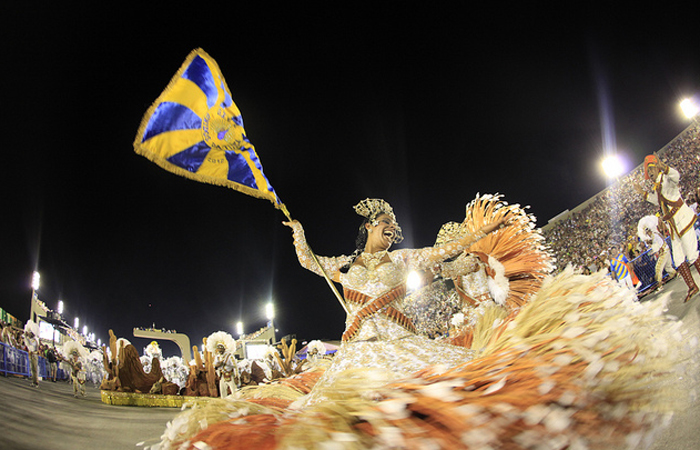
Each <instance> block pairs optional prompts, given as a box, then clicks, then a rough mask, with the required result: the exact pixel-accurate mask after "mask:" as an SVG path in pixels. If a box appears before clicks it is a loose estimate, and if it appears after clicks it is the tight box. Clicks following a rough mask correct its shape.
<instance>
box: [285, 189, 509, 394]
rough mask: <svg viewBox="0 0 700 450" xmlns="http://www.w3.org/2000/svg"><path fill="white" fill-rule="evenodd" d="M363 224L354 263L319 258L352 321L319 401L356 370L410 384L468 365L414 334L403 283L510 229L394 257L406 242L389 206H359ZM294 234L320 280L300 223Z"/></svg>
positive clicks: (451, 349)
mask: <svg viewBox="0 0 700 450" xmlns="http://www.w3.org/2000/svg"><path fill="white" fill-rule="evenodd" d="M355 212H356V213H357V214H358V215H360V216H362V217H363V218H364V220H363V222H362V224H361V225H360V229H359V234H358V237H357V239H356V250H355V252H354V253H353V254H352V255H350V256H340V257H334V258H325V257H319V258H318V261H319V262H320V265H321V266H322V267H323V270H324V271H325V272H326V274H328V275H329V276H330V277H331V279H333V280H334V281H336V282H339V283H341V284H342V285H343V288H344V296H345V299H346V301H347V307H348V309H349V314H348V317H347V319H346V328H345V332H344V333H343V336H342V341H343V342H344V344H345V345H344V346H342V347H341V348H340V350H339V351H338V353H337V354H336V356H335V359H334V362H333V364H332V365H331V367H330V368H329V369H328V370H327V371H326V373H325V374H324V376H323V377H322V378H321V380H320V381H319V383H318V384H317V385H316V388H315V391H314V396H312V397H311V398H309V399H308V401H311V402H313V401H316V398H315V396H318V395H322V391H323V387H324V386H332V385H333V384H334V383H335V381H336V376H337V375H338V374H340V373H342V372H343V371H344V370H348V369H353V368H359V367H362V368H365V369H367V368H376V369H382V370H387V371H389V372H391V376H392V377H394V378H396V377H401V376H407V375H409V374H410V373H412V372H415V371H417V370H420V369H424V368H426V367H427V366H429V365H431V364H438V363H440V364H449V365H455V364H458V363H460V362H464V361H467V360H469V359H471V357H472V355H473V352H472V351H470V350H469V349H466V348H463V347H457V346H451V345H446V344H443V343H438V342H436V341H432V340H430V339H427V338H425V337H423V336H420V335H418V334H417V333H416V329H415V326H414V324H413V322H412V321H411V319H409V318H408V317H407V316H406V315H405V314H404V311H403V310H404V306H405V305H404V297H405V295H406V277H407V275H408V272H409V271H411V270H429V269H432V268H433V267H435V266H436V265H438V264H439V263H441V262H443V261H445V260H446V259H449V258H453V257H457V256H459V255H460V254H461V253H462V252H463V251H464V250H466V249H467V248H468V247H469V246H470V245H472V244H474V243H475V242H476V241H478V240H479V239H481V238H483V237H485V236H486V235H487V234H488V233H490V232H493V231H494V230H497V229H500V228H502V227H503V226H504V225H505V223H506V221H505V219H503V218H502V219H500V220H498V221H496V222H495V223H490V224H487V225H484V226H483V227H482V228H481V229H479V230H477V231H476V232H475V233H470V234H466V235H464V236H463V237H462V238H460V239H459V240H456V241H453V242H450V243H447V244H445V245H441V246H438V247H427V248H423V249H417V250H410V249H402V250H395V251H392V252H389V248H390V247H391V245H392V244H394V243H398V242H401V241H402V240H403V235H402V231H401V227H400V226H399V224H398V223H397V221H396V216H395V215H394V211H393V209H392V208H391V206H390V205H389V204H388V203H387V202H385V201H384V200H380V199H366V200H363V201H362V202H360V203H358V204H357V205H356V206H355ZM286 224H287V225H289V226H290V227H292V229H293V230H294V233H293V235H294V245H295V248H296V251H297V257H298V259H299V262H300V263H301V265H302V266H303V267H304V268H306V269H308V270H311V271H312V272H314V273H317V274H319V275H321V273H320V268H319V266H318V265H316V264H315V262H314V260H313V258H312V257H311V255H310V250H309V247H308V245H307V244H306V238H305V236H304V230H303V228H302V227H301V224H300V223H299V222H291V223H290V222H288V223H286Z"/></svg>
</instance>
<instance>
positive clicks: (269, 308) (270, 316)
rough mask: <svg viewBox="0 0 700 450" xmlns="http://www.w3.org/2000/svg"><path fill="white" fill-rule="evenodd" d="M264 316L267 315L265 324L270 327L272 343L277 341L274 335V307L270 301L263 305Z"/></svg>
mask: <svg viewBox="0 0 700 450" xmlns="http://www.w3.org/2000/svg"><path fill="white" fill-rule="evenodd" d="M265 317H267V320H268V322H267V326H268V327H270V328H272V342H271V344H274V343H275V342H277V337H276V335H275V307H274V305H273V304H272V302H268V303H267V304H266V305H265Z"/></svg>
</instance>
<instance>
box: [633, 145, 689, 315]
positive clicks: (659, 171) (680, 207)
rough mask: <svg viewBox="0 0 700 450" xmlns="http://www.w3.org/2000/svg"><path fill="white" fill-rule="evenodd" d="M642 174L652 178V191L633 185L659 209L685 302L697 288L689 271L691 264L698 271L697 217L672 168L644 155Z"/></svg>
mask: <svg viewBox="0 0 700 450" xmlns="http://www.w3.org/2000/svg"><path fill="white" fill-rule="evenodd" d="M644 177H645V178H646V179H648V180H653V181H654V187H653V188H652V192H646V191H645V190H644V189H643V188H642V186H640V185H639V184H635V185H634V188H635V190H636V191H637V192H638V193H639V194H640V195H642V196H643V197H644V199H645V200H646V201H648V202H649V203H652V204H654V205H656V206H658V207H659V208H661V214H662V216H661V220H663V221H664V222H665V223H666V225H667V227H668V230H669V234H670V236H671V252H672V253H673V260H674V261H675V263H676V265H677V266H678V269H677V270H678V273H680V274H681V276H682V277H683V281H685V284H687V285H688V294H687V295H686V296H685V300H683V303H685V302H687V301H688V300H690V298H691V297H692V296H694V295H695V294H697V293H698V291H699V289H698V286H697V284H695V280H694V279H693V275H692V273H691V272H690V265H691V264H693V265H695V268H696V269H697V270H698V271H700V266H698V239H697V237H696V236H695V233H694V230H693V225H695V220H696V219H697V216H696V215H695V214H694V213H693V210H692V209H690V207H688V205H686V204H685V202H684V201H683V197H681V192H680V188H679V182H680V178H681V175H680V173H678V171H677V170H676V169H674V168H673V167H669V166H668V165H666V164H664V163H663V162H661V160H659V158H657V157H656V155H648V156H647V157H646V158H644Z"/></svg>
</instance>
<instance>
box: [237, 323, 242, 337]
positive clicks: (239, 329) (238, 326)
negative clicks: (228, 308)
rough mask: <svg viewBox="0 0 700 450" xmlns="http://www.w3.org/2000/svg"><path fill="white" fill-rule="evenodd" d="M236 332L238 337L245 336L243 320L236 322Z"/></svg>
mask: <svg viewBox="0 0 700 450" xmlns="http://www.w3.org/2000/svg"><path fill="white" fill-rule="evenodd" d="M236 334H238V337H241V336H243V322H241V321H238V322H236Z"/></svg>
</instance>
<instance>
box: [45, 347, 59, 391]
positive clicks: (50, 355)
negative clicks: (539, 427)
mask: <svg viewBox="0 0 700 450" xmlns="http://www.w3.org/2000/svg"><path fill="white" fill-rule="evenodd" d="M46 361H48V363H49V378H51V381H53V382H54V383H55V382H56V373H57V372H58V357H57V356H56V347H55V346H54V347H47V348H46Z"/></svg>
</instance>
